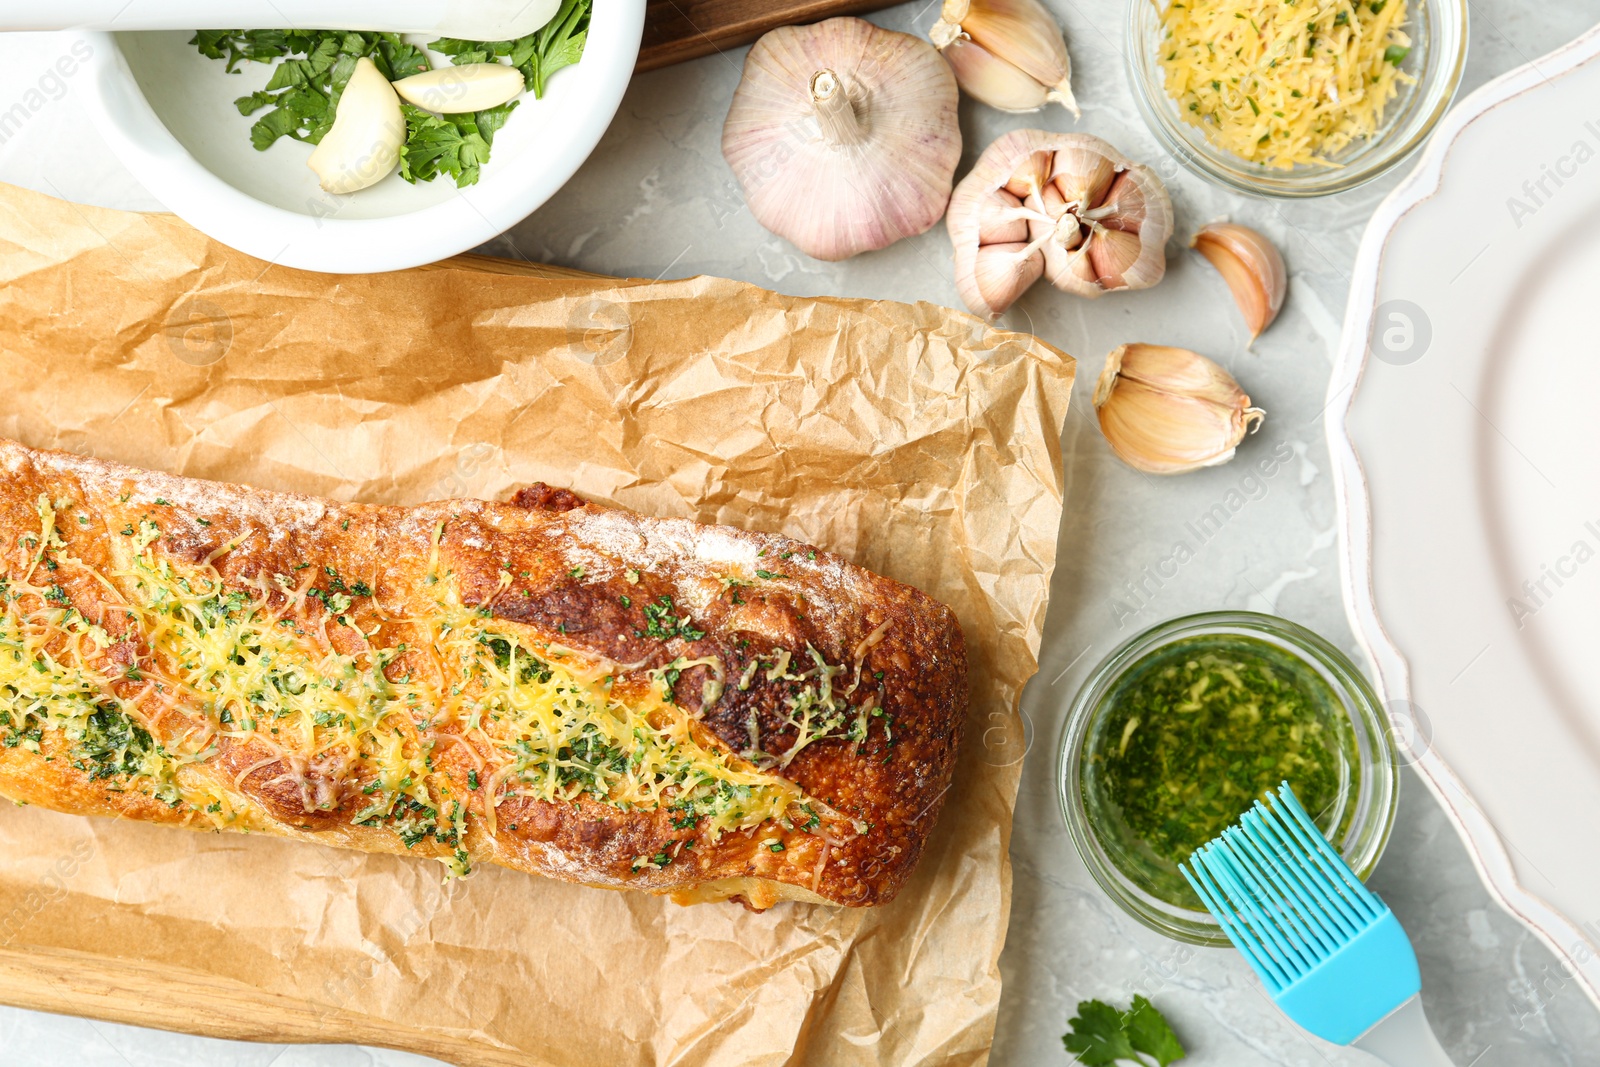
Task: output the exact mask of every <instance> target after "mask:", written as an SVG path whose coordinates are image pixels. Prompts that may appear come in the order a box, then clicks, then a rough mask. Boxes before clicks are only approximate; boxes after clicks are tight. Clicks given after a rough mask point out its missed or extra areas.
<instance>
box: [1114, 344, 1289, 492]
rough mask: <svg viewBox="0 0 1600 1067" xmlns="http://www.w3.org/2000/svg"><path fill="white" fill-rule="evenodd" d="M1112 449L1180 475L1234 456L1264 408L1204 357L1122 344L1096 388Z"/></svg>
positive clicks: (1152, 469)
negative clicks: (1254, 405) (1251, 401)
mask: <svg viewBox="0 0 1600 1067" xmlns="http://www.w3.org/2000/svg"><path fill="white" fill-rule="evenodd" d="M1094 407H1095V413H1096V415H1098V416H1099V419H1100V431H1101V433H1103V434H1105V438H1106V441H1107V443H1109V444H1110V445H1111V450H1112V451H1113V452H1115V453H1116V454H1117V456H1118V457H1119V458H1120V459H1121V460H1122V461H1123V462H1124V463H1126V464H1128V465H1129V466H1130V467H1133V468H1135V469H1137V470H1141V471H1144V472H1145V473H1147V474H1181V473H1183V472H1184V471H1191V470H1197V469H1199V468H1200V467H1213V466H1216V465H1217V464H1219V463H1226V462H1227V461H1228V460H1230V459H1232V458H1233V453H1234V449H1235V448H1237V447H1238V444H1239V442H1240V441H1242V440H1244V435H1245V434H1247V433H1254V432H1255V431H1256V429H1257V428H1259V427H1260V425H1261V421H1262V420H1263V419H1265V418H1266V412H1264V411H1262V410H1261V409H1260V408H1258V407H1251V405H1250V398H1249V397H1248V396H1246V395H1245V392H1244V390H1243V389H1240V388H1239V383H1238V382H1236V381H1234V380H1233V376H1232V375H1230V374H1229V373H1228V372H1227V371H1225V370H1223V369H1222V368H1221V367H1219V366H1217V365H1216V364H1215V363H1213V362H1212V361H1211V360H1209V359H1207V358H1206V357H1205V356H1202V355H1200V354H1199V353H1197V352H1190V351H1189V350H1188V349H1184V348H1169V347H1167V346H1165V345H1140V344H1132V345H1122V346H1120V347H1119V348H1116V349H1114V350H1113V351H1112V352H1111V354H1110V355H1108V356H1107V357H1106V365H1105V369H1104V370H1102V371H1101V372H1100V380H1099V381H1098V382H1096V383H1095V387H1094Z"/></svg>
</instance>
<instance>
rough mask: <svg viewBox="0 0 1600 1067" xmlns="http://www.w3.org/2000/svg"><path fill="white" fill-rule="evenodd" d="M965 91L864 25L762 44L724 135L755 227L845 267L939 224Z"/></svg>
mask: <svg viewBox="0 0 1600 1067" xmlns="http://www.w3.org/2000/svg"><path fill="white" fill-rule="evenodd" d="M958 97H959V92H958V90H957V88H956V80H955V75H954V74H952V73H951V70H950V66H949V64H947V63H945V61H944V60H943V59H941V58H939V54H938V53H937V52H935V51H934V50H933V48H932V47H931V46H929V44H928V43H927V42H926V41H924V40H921V39H920V38H917V37H913V36H911V35H910V34H906V33H897V32H895V31H893V30H884V29H879V28H878V27H877V26H874V25H872V24H871V23H870V22H866V21H864V20H862V19H857V18H834V19H828V20H826V21H824V22H819V23H817V24H816V25H814V26H784V27H781V28H779V29H776V30H773V31H771V32H770V33H768V34H766V35H765V36H763V37H762V38H761V39H760V40H758V41H757V42H756V43H755V45H754V46H753V47H752V48H751V49H750V54H749V55H748V56H747V57H746V58H745V65H744V77H743V79H742V80H741V81H740V82H739V87H738V89H737V90H735V91H734V94H733V106H732V107H731V108H729V110H728V119H727V122H726V124H725V125H724V126H723V129H722V154H723V156H724V157H725V158H726V159H727V161H728V164H729V165H730V166H731V167H732V168H733V172H734V176H735V177H736V178H738V180H739V185H740V187H741V188H742V189H743V190H744V195H745V200H746V202H748V203H749V205H750V213H751V214H752V215H753V216H754V217H755V219H756V221H757V222H759V223H761V225H763V226H765V227H766V228H767V229H769V230H771V231H772V232H773V233H775V234H777V235H778V236H780V237H784V238H787V239H788V240H789V241H791V242H792V243H793V244H794V245H795V246H797V247H798V248H799V249H800V250H801V251H802V252H805V253H806V254H807V255H811V256H815V257H816V258H818V259H830V260H835V259H844V258H846V257H848V256H853V255H855V254H856V253H858V252H867V251H871V250H873V249H877V248H883V247H884V246H886V245H889V244H892V243H894V242H895V241H898V240H899V239H900V238H902V237H910V236H912V235H915V234H919V233H923V232H925V231H926V230H928V229H930V228H931V227H932V226H933V225H934V224H935V223H937V222H938V221H939V217H940V216H941V215H943V214H944V209H945V205H946V204H948V203H949V201H950V187H951V185H952V183H953V180H954V178H955V169H956V164H957V163H958V162H959V161H960V158H961V128H960V125H959V123H958V122H957V120H956V104H957V102H958Z"/></svg>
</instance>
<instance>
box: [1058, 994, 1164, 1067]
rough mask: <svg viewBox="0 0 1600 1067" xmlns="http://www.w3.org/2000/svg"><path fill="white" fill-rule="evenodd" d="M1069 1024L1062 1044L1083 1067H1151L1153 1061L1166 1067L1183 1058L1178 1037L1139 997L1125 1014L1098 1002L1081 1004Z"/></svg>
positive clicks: (1145, 1001) (1149, 1005) (1158, 1013)
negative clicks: (1118, 1066) (1115, 1066)
mask: <svg viewBox="0 0 1600 1067" xmlns="http://www.w3.org/2000/svg"><path fill="white" fill-rule="evenodd" d="M1068 1025H1069V1026H1071V1027H1072V1032H1071V1033H1069V1034H1067V1035H1066V1036H1065V1037H1063V1038H1062V1039H1061V1041H1062V1043H1063V1044H1065V1045H1066V1046H1067V1051H1068V1052H1071V1053H1074V1054H1075V1058H1074V1062H1076V1063H1080V1064H1083V1065H1084V1067H1104V1065H1106V1064H1117V1063H1123V1062H1127V1063H1133V1064H1138V1065H1139V1067H1150V1064H1151V1062H1152V1060H1153V1061H1154V1063H1155V1065H1156V1067H1167V1065H1168V1064H1169V1063H1174V1062H1176V1061H1177V1060H1181V1059H1183V1057H1184V1055H1185V1052H1184V1048H1183V1045H1182V1044H1181V1043H1180V1042H1179V1041H1178V1035H1177V1034H1174V1033H1173V1032H1172V1027H1171V1026H1169V1025H1168V1024H1167V1020H1166V1019H1165V1018H1163V1017H1162V1015H1161V1013H1160V1012H1159V1011H1157V1010H1156V1008H1155V1005H1153V1004H1151V1003H1150V1002H1149V1001H1148V1000H1146V999H1145V998H1144V997H1142V996H1135V997H1134V998H1133V1006H1132V1007H1131V1008H1129V1009H1128V1010H1127V1011H1118V1010H1117V1009H1116V1008H1113V1007H1112V1006H1111V1005H1109V1004H1106V1003H1104V1002H1102V1001H1098V1000H1085V1001H1082V1002H1080V1003H1079V1004H1078V1014H1077V1015H1075V1016H1074V1017H1073V1018H1072V1019H1070V1020H1068ZM1145 1056H1149V1057H1151V1059H1148V1060H1147V1059H1145V1058H1144V1057H1145Z"/></svg>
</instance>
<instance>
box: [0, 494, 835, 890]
mask: <svg viewBox="0 0 1600 1067" xmlns="http://www.w3.org/2000/svg"><path fill="white" fill-rule="evenodd" d="M61 506H62V507H63V508H65V507H66V506H68V505H67V504H66V503H64V502H63V503H62V504H61ZM55 512H56V508H55V507H53V506H52V505H51V504H50V503H49V502H48V501H47V500H44V499H41V500H40V502H39V514H40V520H41V537H40V538H37V539H33V540H34V541H36V542H37V543H36V544H35V545H33V546H24V547H31V548H32V550H33V551H32V555H31V556H30V558H29V560H28V569H27V570H26V572H25V573H23V574H21V575H20V576H18V577H14V578H12V579H11V580H10V581H9V582H7V583H5V585H4V587H3V588H4V596H3V600H4V608H3V611H0V736H3V743H4V744H6V745H8V746H14V745H18V744H21V745H26V746H30V747H31V748H32V749H33V750H34V751H38V750H39V744H40V742H41V741H42V740H43V736H44V731H45V730H57V731H60V733H61V734H62V736H63V737H64V738H65V739H66V740H67V741H68V742H69V743H70V744H71V745H72V746H73V751H74V755H75V765H77V766H79V767H80V768H82V769H85V770H87V771H88V772H89V773H90V775H91V777H92V778H101V777H106V778H113V777H114V778H117V779H119V780H127V781H128V782H130V783H133V784H134V787H135V788H139V789H141V791H145V792H149V793H150V794H151V795H156V796H160V797H161V798H162V799H165V800H167V801H168V802H169V803H171V804H172V805H173V806H174V807H177V806H180V805H185V804H187V805H189V806H190V807H192V808H193V809H194V810H195V811H197V812H200V813H202V814H203V815H204V816H205V817H207V818H210V819H211V820H212V821H213V822H214V823H215V824H216V825H218V826H219V827H221V826H226V825H230V824H233V823H235V822H236V821H237V820H240V819H242V818H243V819H245V823H244V825H246V826H248V824H249V821H250V818H253V817H255V816H256V813H254V812H252V811H250V810H248V809H249V808H250V807H251V805H250V803H249V801H248V800H246V799H245V798H244V795H243V792H242V783H243V781H244V780H245V779H246V778H247V777H249V775H250V774H251V773H253V772H254V771H256V770H258V769H260V768H261V767H264V766H274V767H278V768H279V770H280V775H279V778H282V779H286V780H288V781H289V782H291V783H293V784H294V785H295V786H297V787H298V790H299V793H300V798H301V806H302V807H303V808H304V810H305V811H307V812H313V811H319V810H321V811H326V810H333V809H335V808H339V807H341V806H343V805H345V804H346V803H347V801H349V799H350V797H351V796H352V795H353V794H357V793H359V794H360V796H361V797H363V798H364V800H363V802H362V805H361V807H360V809H359V810H358V811H357V812H356V813H355V814H354V815H353V817H352V821H353V822H355V823H357V824H359V825H371V826H382V827H386V828H388V829H390V830H392V831H393V832H394V833H396V834H398V835H399V836H400V838H401V839H402V840H403V841H405V843H406V844H407V845H408V846H411V845H415V844H417V843H419V842H421V841H424V840H426V839H427V838H429V837H432V838H433V839H434V840H435V841H437V842H439V843H440V844H442V845H444V846H445V847H446V848H448V849H450V850H452V855H451V858H450V859H449V860H448V861H447V862H448V863H449V864H450V865H451V867H452V868H453V869H454V870H455V871H456V872H457V873H465V871H466V870H467V868H468V863H469V857H468V854H467V851H466V848H465V833H466V818H467V813H468V806H467V798H466V797H463V796H461V795H460V788H459V780H458V781H457V788H456V792H455V793H454V794H452V792H451V787H450V785H449V784H448V783H447V782H446V781H445V779H444V777H443V776H441V775H439V774H436V773H435V772H434V770H433V764H434V758H435V756H436V755H443V754H445V753H446V752H447V751H448V747H447V746H448V744H450V743H454V744H459V745H463V746H465V748H466V749H467V755H468V758H469V761H470V762H471V764H472V766H473V769H472V770H471V771H470V772H468V775H467V784H468V787H469V788H468V792H470V793H473V794H477V795H478V796H480V797H481V798H483V801H484V802H483V804H482V807H483V810H484V812H485V814H486V817H487V820H488V825H489V828H490V830H491V832H492V830H493V827H494V810H495V807H496V806H497V805H498V804H500V803H501V802H503V801H504V800H505V799H506V798H507V797H510V796H527V797H535V798H538V799H540V800H545V801H576V800H578V799H580V798H583V797H587V798H590V799H591V800H593V801H597V802H600V803H604V804H608V805H611V806H613V807H616V808H619V809H621V810H624V811H632V810H652V811H653V810H660V809H663V808H665V809H669V810H670V811H671V812H672V815H673V821H674V825H675V826H677V827H679V828H680V829H687V828H689V827H691V826H699V827H700V828H701V829H702V832H704V833H706V834H707V835H708V836H709V837H711V838H712V839H715V838H716V837H718V836H720V835H721V834H722V833H724V832H727V831H730V830H753V829H754V828H756V827H758V826H761V825H762V824H764V823H769V822H776V823H780V824H782V825H784V826H786V827H791V828H792V827H795V826H799V827H800V828H801V829H806V830H809V829H812V828H814V827H816V826H817V824H818V822H819V819H818V816H817V814H816V812H815V809H814V808H813V805H812V803H810V802H808V801H807V798H806V796H805V794H804V793H803V792H802V791H801V790H800V789H799V787H797V786H796V785H794V784H793V783H792V782H789V781H787V780H785V779H783V778H780V777H778V776H776V775H773V774H770V773H767V772H766V771H765V770H763V769H760V768H758V767H756V766H754V765H752V764H751V763H750V762H749V761H747V760H745V759H743V758H741V757H739V756H735V755H733V754H731V753H728V752H726V751H723V750H722V749H720V748H718V747H716V746H715V745H714V744H710V743H706V742H702V740H700V738H699V737H697V736H696V732H695V729H694V728H693V726H692V725H691V720H690V718H689V717H688V716H687V715H686V714H685V713H684V712H683V711H682V710H681V709H680V708H678V707H677V706H676V705H675V704H673V703H671V700H670V696H671V692H670V687H668V688H667V689H666V691H665V693H663V692H661V691H660V690H659V688H658V686H656V685H653V684H652V685H648V686H641V685H638V684H635V685H631V686H623V685H619V684H618V682H617V681H616V678H615V676H614V675H613V674H612V673H608V665H607V664H604V663H601V662H595V661H590V660H588V659H586V658H584V657H581V656H579V655H577V654H575V653H574V652H572V651H571V650H568V649H563V648H561V647H559V646H556V645H554V644H552V643H549V642H541V641H540V640H539V639H537V638H536V637H535V636H534V635H533V634H532V632H531V631H529V630H527V629H526V628H523V627H519V626H516V625H515V624H509V623H505V622H502V621H500V620H496V619H494V618H493V617H492V612H491V610H490V608H489V607H487V606H485V607H481V608H471V607H468V606H466V605H464V604H462V602H461V600H460V597H459V593H458V590H457V588H456V584H455V583H454V582H453V581H452V580H450V578H449V576H448V575H445V576H440V575H438V573H437V566H438V564H437V543H438V534H437V532H436V536H435V552H434V561H433V563H432V565H431V566H430V574H429V576H428V579H427V583H428V587H429V588H431V589H433V590H436V593H435V610H432V611H430V612H428V613H427V614H426V615H425V616H423V617H420V618H405V619H399V620H393V621H395V622H396V623H397V624H398V625H397V628H398V629H400V630H402V631H403V632H405V633H407V634H408V635H410V639H409V640H408V641H406V642H404V643H399V644H395V645H392V646H383V645H378V644H375V643H374V638H376V637H377V636H378V635H379V633H380V631H381V630H382V629H383V628H384V625H383V624H385V623H386V622H388V621H390V620H389V617H388V616H387V615H386V614H385V613H384V611H383V610H382V609H381V608H380V607H379V605H378V604H377V601H376V599H375V598H373V597H372V591H371V590H370V589H367V588H366V587H365V586H363V585H362V584H361V583H355V584H354V585H346V584H345V582H344V581H343V580H341V579H340V578H339V576H338V575H337V573H336V572H335V571H333V570H332V568H328V569H326V571H325V572H320V573H319V572H318V571H316V570H314V569H309V568H307V569H306V570H308V571H309V573H306V574H303V575H274V576H272V579H271V582H270V585H269V584H268V583H266V582H263V584H262V587H261V588H258V589H235V588H229V587H226V586H225V585H224V584H223V582H222V579H221V576H220V575H219V574H218V573H217V571H216V570H215V569H214V568H213V567H212V566H211V565H210V564H209V563H207V564H206V565H205V566H204V567H202V568H198V569H192V570H180V569H178V568H176V567H174V566H173V565H172V564H171V563H170V562H169V561H167V560H163V559H159V558H157V556H156V554H155V552H154V551H153V550H152V549H151V547H150V546H151V543H152V542H153V541H154V540H155V539H156V538H157V537H158V536H159V533H160V531H159V529H158V528H157V527H156V524H155V523H154V522H152V521H150V520H145V521H144V522H141V523H140V524H139V528H138V529H137V530H135V529H134V528H132V527H129V528H127V529H125V530H123V531H122V533H123V535H124V536H125V537H126V538H127V540H126V541H125V542H121V544H118V543H117V542H118V541H119V539H117V538H113V544H114V548H115V550H116V551H117V552H118V554H119V555H120V556H121V557H122V559H121V561H120V565H119V566H117V567H115V568H113V569H112V570H111V573H109V574H107V575H101V574H99V573H98V572H91V573H92V574H94V577H95V578H96V580H97V581H99V582H100V583H101V584H102V585H104V586H105V588H106V590H107V591H108V592H109V593H110V594H112V595H111V597H110V599H111V600H112V602H113V603H114V604H115V605H116V606H115V607H113V608H111V609H110V611H109V612H108V613H107V614H108V615H109V616H116V617H124V616H125V618H126V626H125V628H124V629H123V630H122V632H121V633H120V634H118V635H117V636H115V637H113V636H112V635H111V634H108V633H107V631H106V629H104V628H102V627H101V626H99V625H95V624H93V623H91V622H90V621H89V620H87V619H85V618H84V617H83V616H82V615H81V614H80V613H79V612H78V611H77V610H76V609H75V608H73V607H72V606H70V604H69V603H68V602H67V598H66V596H65V594H64V593H63V592H62V591H61V590H60V587H59V586H51V585H48V584H43V583H42V579H41V572H42V571H43V570H44V569H45V568H50V569H54V568H57V567H61V568H68V567H71V568H75V569H76V568H81V569H84V570H87V569H88V568H87V567H85V565H84V564H82V563H81V562H79V561H76V560H74V559H72V557H71V556H70V554H69V553H68V552H66V551H65V549H66V545H65V544H64V543H63V542H62V541H61V539H60V537H59V535H58V534H57V533H56V532H55V526H54V524H55V521H56V515H55ZM30 538H31V535H30ZM24 540H25V541H26V540H28V538H25V539H24ZM231 547H233V546H226V547H225V548H224V549H223V551H226V550H227V549H228V548H231ZM217 554H218V555H220V554H221V552H219V553H217ZM505 577H506V579H507V580H508V579H509V575H507V576H505ZM318 582H320V583H321V584H322V588H318V587H317V584H316V583H318ZM504 584H505V583H503V585H502V588H503V587H504ZM274 591H275V592H276V593H277V594H278V595H276V596H274V595H273V594H274ZM313 598H314V599H317V600H320V601H321V604H322V606H323V608H324V609H326V610H317V609H310V610H308V604H307V601H308V600H309V599H313ZM311 619H315V620H316V621H314V622H313V621H308V620H311ZM106 625H107V626H112V627H114V628H115V627H116V626H118V625H119V624H118V623H113V622H111V621H106ZM123 644H126V645H128V646H130V648H131V649H132V651H133V655H132V656H129V655H128V652H129V649H128V648H122V649H120V652H121V656H120V658H119V656H118V655H117V654H116V653H117V652H118V651H119V649H118V647H117V646H119V645H123ZM129 659H132V661H133V663H132V665H131V666H125V665H124V664H126V663H127V661H128V660H129ZM694 662H695V663H707V664H708V665H710V666H712V667H713V669H714V673H715V675H716V677H717V678H718V679H719V681H718V682H717V683H716V688H717V691H718V693H720V688H721V683H720V678H721V676H722V666H721V664H720V662H717V663H714V664H713V663H711V661H709V660H700V661H694ZM692 665H694V664H693V663H690V662H686V661H682V662H679V663H676V664H674V665H673V668H671V669H672V670H677V669H682V668H686V667H688V666H692ZM822 666H823V667H826V665H825V664H823V665H822ZM838 670H842V668H827V670H826V672H825V675H824V681H823V686H824V687H825V688H827V687H829V686H830V684H831V678H832V673H833V672H836V671H838ZM674 677H675V675H674ZM707 688H708V691H707V694H706V695H707V697H708V698H712V697H713V694H712V693H711V692H710V689H711V683H708V687H707ZM623 689H626V692H625V693H624V692H622V691H621V690H623ZM832 703H833V702H832V700H831V699H829V700H828V705H829V706H830V707H831V706H832ZM808 719H809V713H808ZM174 723H177V724H178V725H174ZM811 729H812V730H813V732H814V729H815V728H814V727H813V728H811ZM224 741H228V742H232V743H234V744H237V745H251V746H254V747H255V748H257V749H263V750H265V751H266V752H267V753H268V755H267V756H265V757H264V758H262V759H261V760H258V761H256V762H255V763H253V764H252V765H250V766H248V767H246V768H244V770H243V771H242V773H240V774H238V775H237V777H236V780H235V782H234V783H233V784H234V786H236V787H240V788H239V790H238V791H235V790H233V789H228V788H219V787H217V785H216V784H215V782H214V777H215V776H201V775H184V774H183V773H182V771H183V768H184V767H185V766H186V765H188V764H192V763H197V762H200V761H204V760H206V759H208V758H209V757H211V756H212V755H214V754H215V753H216V752H217V751H218V747H219V745H220V744H221V743H223V742H224ZM799 747H802V746H801V745H796V746H795V747H794V749H793V751H798V749H799ZM793 751H791V753H790V755H791V757H792V754H793ZM785 762H787V760H785ZM277 780H278V779H274V781H277ZM819 806H820V805H819ZM247 816H248V817H249V818H247ZM658 860H659V858H658ZM647 862H657V861H647ZM636 866H637V864H636Z"/></svg>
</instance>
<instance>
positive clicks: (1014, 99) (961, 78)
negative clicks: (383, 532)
mask: <svg viewBox="0 0 1600 1067" xmlns="http://www.w3.org/2000/svg"><path fill="white" fill-rule="evenodd" d="M928 36H929V37H931V38H932V39H933V43H934V45H935V46H936V47H937V48H938V49H939V51H941V52H943V53H944V57H945V59H947V60H949V61H950V66H951V67H953V68H954V69H955V72H956V81H958V82H960V83H961V88H963V89H965V90H966V91H967V92H968V93H970V94H971V95H972V96H973V97H974V98H975V99H978V100H981V101H983V102H984V103H985V104H988V105H989V106H990V107H997V108H999V109H1000V110H1002V111H1038V110H1039V109H1040V108H1042V107H1044V106H1045V104H1047V103H1051V102H1054V103H1058V104H1060V105H1061V106H1062V107H1065V108H1066V109H1067V110H1068V111H1071V112H1072V114H1073V115H1074V116H1078V115H1080V114H1081V112H1079V110H1078V101H1077V100H1076V99H1074V98H1073V95H1072V60H1071V58H1070V57H1069V56H1068V55H1067V40H1066V38H1065V37H1064V36H1063V35H1062V33H1061V27H1060V26H1059V25H1058V24H1057V23H1056V20H1055V17H1054V16H1052V15H1051V14H1050V12H1049V11H1048V10H1047V9H1046V8H1045V6H1044V5H1043V4H1041V3H1040V2H1039V0H944V7H943V8H942V9H941V10H940V12H939V21H938V22H936V23H934V24H933V29H932V30H930V31H928Z"/></svg>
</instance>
